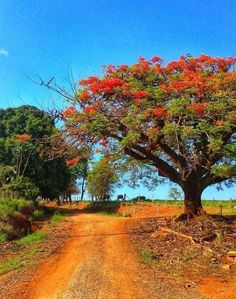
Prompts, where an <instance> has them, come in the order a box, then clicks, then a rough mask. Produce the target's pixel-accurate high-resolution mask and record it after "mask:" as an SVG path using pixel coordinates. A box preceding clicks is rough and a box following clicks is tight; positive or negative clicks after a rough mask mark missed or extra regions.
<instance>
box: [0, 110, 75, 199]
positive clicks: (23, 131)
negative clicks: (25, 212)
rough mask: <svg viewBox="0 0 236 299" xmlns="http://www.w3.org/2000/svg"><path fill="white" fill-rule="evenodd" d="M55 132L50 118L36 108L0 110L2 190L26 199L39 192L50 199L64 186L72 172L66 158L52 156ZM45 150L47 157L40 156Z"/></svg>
mask: <svg viewBox="0 0 236 299" xmlns="http://www.w3.org/2000/svg"><path fill="white" fill-rule="evenodd" d="M57 132H58V130H57V129H56V127H55V124H54V121H53V119H52V117H51V116H50V115H49V114H47V113H46V112H44V111H41V110H39V109H37V108H35V107H32V106H21V107H18V108H8V109H6V110H3V109H0V182H1V184H2V185H3V186H4V188H5V190H10V191H16V192H17V193H18V196H23V197H25V198H27V199H28V198H35V197H36V196H37V195H38V194H40V195H41V196H42V197H44V198H49V199H53V198H56V197H58V196H59V194H60V193H62V192H63V191H65V190H66V189H67V187H68V185H69V183H70V180H71V175H70V173H69V171H68V167H67V166H66V163H65V158H62V157H56V158H53V159H52V158H51V151H53V150H55V149H53V145H52V142H51V140H52V136H54V134H56V133H57ZM60 138H61V137H58V136H57V138H56V139H57V140H59V139H60ZM64 144H65V143H64ZM57 151H60V148H59V149H57ZM45 152H46V153H49V154H48V155H49V159H45V160H44V159H43V158H42V157H43V153H45ZM52 155H53V152H52ZM59 156H60V155H59ZM1 184H0V185H1Z"/></svg>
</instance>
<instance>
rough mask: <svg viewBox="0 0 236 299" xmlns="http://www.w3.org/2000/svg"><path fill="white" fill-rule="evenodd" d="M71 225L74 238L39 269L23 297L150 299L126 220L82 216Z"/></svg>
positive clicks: (73, 218)
mask: <svg viewBox="0 0 236 299" xmlns="http://www.w3.org/2000/svg"><path fill="white" fill-rule="evenodd" d="M69 221H72V222H73V226H72V227H73V233H72V237H71V238H70V239H69V240H68V241H67V242H66V244H65V246H63V247H62V250H60V251H59V252H56V253H54V254H53V255H52V256H51V257H50V258H48V260H46V261H45V262H44V263H43V265H42V266H41V267H39V269H38V270H37V272H36V274H35V279H34V280H33V281H32V282H31V283H30V284H29V286H28V287H27V288H28V292H26V294H27V295H25V296H26V297H24V295H22V298H23V297H24V298H30V299H54V298H71V299H72V298H76V299H80V298H81V299H82V298H83V299H84V298H88V299H93V298H99V299H106V298H107V299H108V298H109V299H113V298H114V299H115V298H139V299H142V298H149V295H148V294H147V293H146V291H145V290H146V289H147V287H146V288H145V284H147V283H148V281H147V280H145V277H144V276H145V275H143V274H141V273H140V271H142V265H140V264H139V261H138V258H137V256H136V255H135V253H134V252H133V251H132V249H131V248H130V245H129V241H128V236H127V228H126V226H127V220H126V219H121V218H117V217H108V216H103V215H95V214H80V215H75V216H70V218H69ZM147 279H148V278H147Z"/></svg>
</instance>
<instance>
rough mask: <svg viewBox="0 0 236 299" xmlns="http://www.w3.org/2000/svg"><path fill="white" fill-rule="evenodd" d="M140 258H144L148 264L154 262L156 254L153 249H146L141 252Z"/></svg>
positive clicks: (143, 260)
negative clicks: (154, 254)
mask: <svg viewBox="0 0 236 299" xmlns="http://www.w3.org/2000/svg"><path fill="white" fill-rule="evenodd" d="M140 258H141V260H142V262H144V263H146V264H152V263H153V261H154V256H153V254H152V251H151V250H150V249H148V248H147V249H144V250H143V251H142V252H141V255H140Z"/></svg>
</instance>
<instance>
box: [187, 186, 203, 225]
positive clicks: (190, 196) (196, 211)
mask: <svg viewBox="0 0 236 299" xmlns="http://www.w3.org/2000/svg"><path fill="white" fill-rule="evenodd" d="M183 191H184V216H185V219H190V218H193V217H196V216H201V215H202V214H203V213H204V211H203V208H202V202H201V194H202V191H199V188H197V186H196V185H195V184H190V183H189V184H186V185H185V186H184V187H183Z"/></svg>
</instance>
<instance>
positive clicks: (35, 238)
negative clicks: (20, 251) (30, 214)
mask: <svg viewBox="0 0 236 299" xmlns="http://www.w3.org/2000/svg"><path fill="white" fill-rule="evenodd" d="M45 237H46V233H45V232H42V231H36V232H35V233H33V234H30V235H28V236H25V237H23V238H21V239H20V240H19V241H18V242H19V243H20V244H29V243H33V242H40V241H42V240H43V239H44V238H45Z"/></svg>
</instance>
